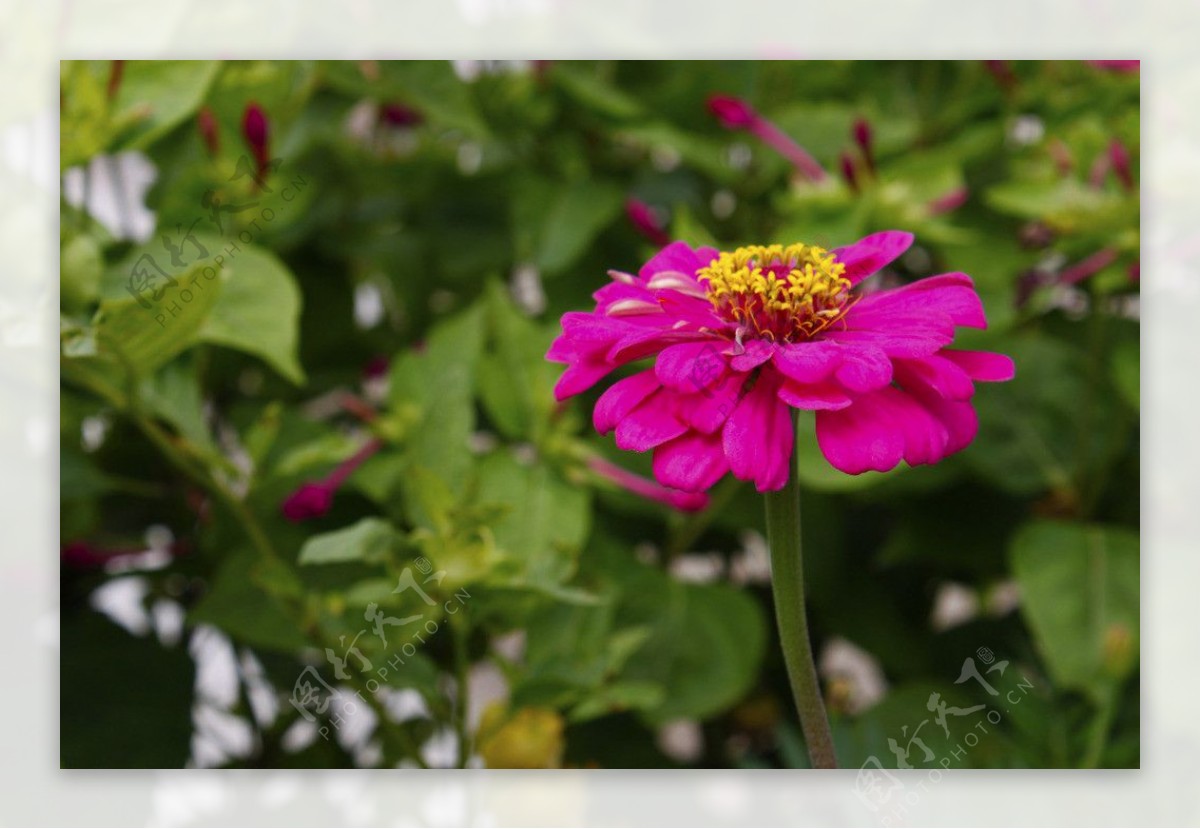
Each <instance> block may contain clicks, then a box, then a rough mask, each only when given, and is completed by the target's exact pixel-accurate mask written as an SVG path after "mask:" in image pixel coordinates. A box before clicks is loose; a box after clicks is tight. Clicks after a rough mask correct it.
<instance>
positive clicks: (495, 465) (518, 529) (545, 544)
mask: <svg viewBox="0 0 1200 829" xmlns="http://www.w3.org/2000/svg"><path fill="white" fill-rule="evenodd" d="M477 499H478V502H479V503H481V504H496V505H503V506H506V507H508V511H507V513H506V514H505V515H504V516H503V517H502V518H500V520H499V521H497V522H495V524H494V525H493V527H492V531H493V533H494V536H495V540H496V545H497V547H498V548H499V549H500V551H501V553H502V555H503V557H504V564H503V565H502V572H503V573H504V574H505V576H506V577H507V578H508V579H511V580H513V583H518V584H519V583H540V584H557V583H561V582H562V581H564V580H565V579H566V578H568V577H569V576H570V574H571V573H572V572H573V570H574V566H575V560H576V558H577V556H578V554H579V548H580V546H581V545H582V544H583V541H584V540H585V539H586V538H587V533H588V527H589V524H590V520H591V506H590V498H589V495H588V492H587V491H586V490H584V489H582V488H580V487H577V486H572V485H571V484H569V483H567V482H566V481H564V480H563V479H562V478H561V477H559V475H558V474H557V473H556V472H555V471H554V470H553V469H551V468H550V467H549V466H548V465H546V464H545V463H535V464H530V465H524V464H521V463H520V462H518V461H517V460H516V458H514V457H513V455H512V454H511V453H510V452H508V451H505V450H500V451H498V452H494V453H493V454H491V455H489V456H488V457H486V458H484V459H483V460H482V461H481V462H480V465H479V491H478V495H477Z"/></svg>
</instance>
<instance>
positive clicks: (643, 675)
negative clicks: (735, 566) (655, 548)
mask: <svg viewBox="0 0 1200 829" xmlns="http://www.w3.org/2000/svg"><path fill="white" fill-rule="evenodd" d="M635 614H636V615H635V616H634V618H635V619H636V620H637V622H638V623H640V624H645V625H648V626H649V627H650V628H651V631H652V632H651V634H650V636H649V637H648V639H647V641H646V643H645V644H644V645H643V646H642V647H641V648H639V649H638V650H637V652H636V653H634V654H633V656H631V657H630V659H629V661H628V663H626V665H625V668H624V670H623V671H622V673H621V676H622V678H623V679H625V680H638V681H644V682H651V683H655V684H658V685H661V686H662V687H664V688H665V689H666V696H665V697H664V699H663V702H662V704H661V705H659V706H658V707H656V708H654V709H651V710H650V711H648V712H647V717H648V718H649V720H650V721H651V722H652V723H655V724H657V725H662V724H664V723H667V722H670V721H671V720H676V719H683V718H687V719H704V718H706V717H710V716H713V715H714V714H716V713H718V712H720V711H722V710H724V709H726V708H728V707H729V706H731V705H733V704H734V703H735V702H737V701H738V700H739V699H741V698H742V697H743V696H744V695H745V694H746V693H747V692H748V691H749V690H750V688H751V687H752V686H753V684H754V682H755V680H756V678H757V676H758V671H759V666H760V663H761V661H762V657H763V653H764V651H765V648H766V639H767V636H766V624H765V620H764V617H763V611H762V608H761V607H760V606H759V605H758V603H757V602H755V601H754V599H752V598H750V596H748V595H747V594H745V593H742V592H740V591H738V590H735V589H733V588H731V587H726V586H724V585H696V584H681V583H679V582H676V581H673V580H670V579H666V578H663V579H662V581H661V583H660V585H659V590H658V591H656V592H655V593H654V594H652V595H643V596H639V597H638V610H637V611H635ZM618 618H621V619H628V618H629V617H628V616H626V614H624V613H622V614H620V615H619V616H618Z"/></svg>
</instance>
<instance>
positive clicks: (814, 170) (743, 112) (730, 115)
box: [708, 95, 828, 183]
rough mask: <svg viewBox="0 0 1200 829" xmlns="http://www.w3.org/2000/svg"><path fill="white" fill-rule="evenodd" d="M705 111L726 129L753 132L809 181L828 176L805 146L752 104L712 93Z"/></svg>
mask: <svg viewBox="0 0 1200 829" xmlns="http://www.w3.org/2000/svg"><path fill="white" fill-rule="evenodd" d="M708 111H709V112H710V113H712V115H713V117H714V118H716V119H717V120H718V121H720V122H721V126H723V127H725V128H726V129H731V130H747V131H748V132H750V133H752V134H753V135H755V136H756V137H757V138H758V139H759V140H761V141H762V142H763V143H764V144H766V145H768V146H769V147H771V148H772V149H774V150H775V151H776V152H777V153H779V154H780V155H781V156H783V157H784V158H786V159H787V160H788V161H789V162H791V164H792V166H793V167H795V168H796V170H797V171H798V172H799V173H800V174H801V175H803V176H804V177H805V178H807V179H808V180H809V181H811V182H814V183H818V182H821V181H824V180H825V179H826V178H827V177H828V174H827V173H826V172H825V170H824V168H822V167H821V165H820V164H818V163H817V160H816V159H815V158H813V157H812V156H811V155H809V154H808V151H807V150H805V149H804V148H803V147H801V146H800V145H799V144H797V143H796V142H795V141H794V140H792V137H791V136H790V135H788V134H787V133H786V132H784V131H783V130H781V129H780V128H779V127H777V126H775V124H773V123H772V122H771V121H768V120H767V119H766V118H764V117H763V116H761V115H759V114H758V112H757V111H756V110H755V109H754V107H752V106H750V104H748V103H747V102H745V101H743V100H742V99H741V98H733V97H730V96H728V95H713V96H712V97H710V98H709V99H708Z"/></svg>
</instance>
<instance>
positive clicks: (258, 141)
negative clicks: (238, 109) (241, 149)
mask: <svg viewBox="0 0 1200 829" xmlns="http://www.w3.org/2000/svg"><path fill="white" fill-rule="evenodd" d="M242 135H243V136H244V137H245V139H246V143H247V144H249V145H250V149H251V150H252V151H253V152H254V159H255V161H257V162H258V172H259V175H261V174H262V173H263V171H264V170H266V169H267V163H268V162H269V161H270V159H271V149H270V128H269V126H268V124H267V116H266V114H265V113H264V112H263V109H262V107H260V106H259V105H258V104H256V103H254V102H253V101H251V102H250V103H248V104H246V111H245V112H244V113H243V114H242Z"/></svg>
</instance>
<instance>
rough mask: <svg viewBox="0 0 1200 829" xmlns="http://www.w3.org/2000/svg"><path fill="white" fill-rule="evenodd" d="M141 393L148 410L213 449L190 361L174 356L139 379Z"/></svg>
mask: <svg viewBox="0 0 1200 829" xmlns="http://www.w3.org/2000/svg"><path fill="white" fill-rule="evenodd" d="M140 396H141V400H142V403H143V404H144V405H145V406H146V407H147V408H148V409H150V411H152V412H154V413H155V414H156V415H158V416H159V417H162V418H163V419H165V420H166V421H167V422H168V423H170V424H171V425H173V426H174V427H175V428H176V429H178V430H179V434H181V435H183V436H184V437H185V438H187V439H188V440H190V441H191V442H192V443H194V444H196V445H197V446H199V447H201V448H202V449H206V450H208V451H211V452H215V451H216V444H214V443H213V439H212V434H211V433H210V432H209V429H208V424H207V423H205V421H204V399H203V396H202V394H201V391H200V383H199V380H198V378H197V376H196V368H195V364H194V363H193V362H192V361H188V360H186V359H183V360H176V361H174V362H171V363H168V364H167V365H165V366H163V367H162V368H161V369H159V370H158V371H157V372H156V373H155V374H154V375H153V376H151V377H148V378H147V379H146V380H145V381H144V382H143V383H142V387H141V389H140Z"/></svg>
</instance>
